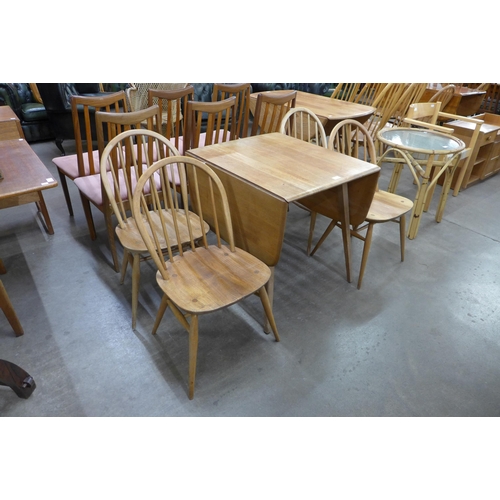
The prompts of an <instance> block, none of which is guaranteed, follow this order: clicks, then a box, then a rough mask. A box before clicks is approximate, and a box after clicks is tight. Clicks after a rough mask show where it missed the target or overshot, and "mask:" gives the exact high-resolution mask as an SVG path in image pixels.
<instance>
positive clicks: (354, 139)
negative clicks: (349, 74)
mask: <svg viewBox="0 0 500 500" xmlns="http://www.w3.org/2000/svg"><path fill="white" fill-rule="evenodd" d="M360 138H362V140H360ZM328 148H329V149H331V150H334V151H338V152H339V153H342V154H345V155H348V156H352V157H355V158H359V159H362V160H364V161H367V162H371V163H373V164H376V163H377V155H376V150H375V144H374V142H373V140H372V138H371V137H370V134H369V133H368V130H366V128H365V127H364V126H363V125H361V124H360V123H359V122H357V121H356V120H343V121H342V122H340V123H339V124H338V125H337V126H336V127H335V128H334V129H333V130H332V133H331V135H330V138H329V141H328ZM349 187H350V188H351V186H349ZM363 196H364V194H363ZM356 198H357V199H356ZM358 203H361V202H360V196H359V194H356V193H355V191H354V189H353V199H352V200H351V191H350V192H349V205H350V207H351V204H352V205H354V206H353V209H352V210H353V212H352V214H351V226H352V228H351V235H352V236H354V237H356V238H358V239H360V240H361V241H363V242H364V244H363V254H362V258H361V266H360V269H359V277H358V285H357V286H358V289H360V288H361V284H362V282H363V276H364V272H365V268H366V263H367V261H368V255H369V252H370V247H371V241H372V235H373V228H374V226H375V224H380V223H384V222H390V221H394V222H397V223H398V224H399V244H400V250H401V261H404V257H405V238H406V234H405V231H406V229H405V225H406V219H405V215H406V213H408V212H409V211H410V210H411V209H412V207H413V202H412V201H411V200H409V199H407V198H404V197H402V196H398V195H395V194H392V193H388V192H386V191H382V190H379V188H378V186H377V185H375V189H374V192H373V195H372V198H371V202H370V203H368V205H367V206H366V203H365V207H366V209H364V210H362V211H359V212H358V209H357V208H356V207H355V205H356V204H358ZM363 203H364V202H363ZM319 213H322V212H319ZM322 215H325V216H327V217H330V218H331V219H332V221H331V222H330V224H329V225H328V227H327V228H326V230H325V232H324V233H323V235H322V236H321V238H320V239H319V240H318V242H317V243H316V246H315V247H314V249H313V250H312V252H311V251H310V248H311V245H312V238H313V234H314V227H315V223H316V216H317V212H316V211H312V213H311V222H310V227H309V239H308V243H307V253H308V255H314V253H315V252H316V251H317V250H318V248H319V247H320V246H321V245H322V243H323V242H324V241H325V239H326V238H327V236H328V235H329V234H330V232H331V231H332V230H333V229H334V228H335V227H340V228H342V226H341V224H340V223H339V222H338V220H339V217H338V215H337V213H336V210H331V209H330V210H328V211H325V212H323V213H322Z"/></svg>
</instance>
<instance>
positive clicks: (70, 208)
mask: <svg viewBox="0 0 500 500" xmlns="http://www.w3.org/2000/svg"><path fill="white" fill-rule="evenodd" d="M58 172H59V179H60V181H61V187H62V190H63V194H64V199H65V200H66V205H67V207H68V212H69V215H70V217H73V205H72V203H71V198H70V197H69V190H68V182H67V180H66V176H65V175H64V174H63V173H62V172H61V171H60V170H58Z"/></svg>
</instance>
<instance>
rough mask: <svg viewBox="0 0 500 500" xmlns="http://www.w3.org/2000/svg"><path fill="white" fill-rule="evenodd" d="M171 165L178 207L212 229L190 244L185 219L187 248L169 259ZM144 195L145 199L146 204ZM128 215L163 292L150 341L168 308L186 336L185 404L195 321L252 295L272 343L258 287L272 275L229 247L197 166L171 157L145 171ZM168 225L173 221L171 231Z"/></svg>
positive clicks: (204, 171)
mask: <svg viewBox="0 0 500 500" xmlns="http://www.w3.org/2000/svg"><path fill="white" fill-rule="evenodd" d="M174 164H177V165H178V168H179V172H180V177H181V197H182V199H183V205H184V206H188V203H191V206H192V207H193V211H194V212H195V213H196V214H197V216H198V218H199V225H202V224H203V223H204V221H207V222H209V224H210V227H211V229H212V232H211V233H210V234H209V235H203V237H202V239H201V240H200V242H199V243H198V244H196V242H195V239H194V237H193V236H192V224H191V223H190V220H189V218H188V219H187V222H188V229H189V234H190V241H189V245H188V246H187V247H186V248H182V247H181V246H179V248H178V253H177V254H176V255H174V251H173V248H172V243H175V242H177V241H179V240H181V239H182V237H181V235H180V230H179V226H180V224H179V221H178V217H179V208H178V201H177V196H173V194H172V193H173V190H171V189H168V178H169V170H170V169H171V167H172V165H174ZM157 179H159V180H160V185H161V189H162V191H161V192H158V191H157V185H158V183H157ZM188 179H189V191H190V199H189V200H188V189H187V185H188ZM147 188H148V190H149V192H150V197H149V198H148V197H147V196H146V189H147ZM166 211H168V212H167V215H166ZM133 214H134V217H135V220H136V223H137V227H138V229H139V232H140V234H141V235H142V238H143V240H144V243H145V244H146V247H147V248H148V251H149V253H150V255H151V257H152V259H153V261H154V262H155V264H156V266H157V268H158V273H157V275H156V280H157V283H158V286H159V287H160V289H161V290H162V292H163V297H162V299H161V304H160V307H159V310H158V314H157V316H156V320H155V324H154V326H153V334H155V333H156V331H157V329H158V326H159V324H160V322H161V320H162V317H163V315H164V313H165V311H166V309H167V307H170V309H171V311H172V313H173V314H174V316H175V317H176V318H177V319H178V320H179V322H180V323H181V325H182V326H183V327H184V328H185V329H186V330H187V331H188V333H189V382H188V395H189V399H192V398H193V396H194V385H195V375H196V359H197V352H198V319H199V316H200V315H203V314H207V313H211V312H214V311H217V310H220V309H223V308H226V307H228V306H230V305H232V304H235V303H237V302H239V301H241V300H242V299H244V298H246V297H249V296H250V295H252V294H257V295H259V297H260V300H261V303H262V306H263V308H264V311H265V313H266V316H267V318H268V320H269V323H270V324H271V328H272V331H273V333H274V337H275V339H276V341H279V334H278V330H277V328H276V323H275V321H274V316H273V312H272V308H271V304H270V301H269V297H268V294H267V291H266V286H265V285H266V284H267V282H268V281H269V278H270V276H271V270H270V269H269V267H268V266H267V265H265V264H264V263H262V262H261V261H260V260H258V259H257V258H256V257H254V256H252V255H251V254H249V253H247V252H245V251H244V250H241V249H239V248H237V247H236V246H235V244H234V237H233V231H232V224H231V214H230V211H229V203H228V199H227V195H226V192H225V189H224V186H223V184H222V182H221V181H220V179H219V177H218V176H217V175H216V174H215V173H214V171H213V170H212V169H211V168H209V167H208V166H207V165H205V164H204V163H203V162H201V161H198V160H196V159H193V158H189V157H171V158H166V159H163V160H160V161H158V162H156V163H155V164H154V165H153V166H152V167H151V168H149V169H147V170H146V171H145V172H144V174H143V175H142V176H141V178H140V179H139V182H138V184H137V187H136V189H135V192H134V197H133ZM168 220H172V223H171V224H170V223H169V222H168ZM170 228H173V230H174V232H173V234H170V233H169V231H168V229H170ZM222 230H224V231H225V241H226V242H227V243H223V241H222V237H221V231H222ZM151 235H155V237H154V238H153V237H152V236H151ZM164 247H166V249H167V252H166V255H167V256H168V258H167V259H165V258H164V255H163V253H164Z"/></svg>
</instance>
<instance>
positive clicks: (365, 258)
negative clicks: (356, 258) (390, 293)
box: [358, 224, 375, 290]
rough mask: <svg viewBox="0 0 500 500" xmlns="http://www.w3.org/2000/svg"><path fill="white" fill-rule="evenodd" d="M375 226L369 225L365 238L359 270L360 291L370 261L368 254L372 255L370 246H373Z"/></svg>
mask: <svg viewBox="0 0 500 500" xmlns="http://www.w3.org/2000/svg"><path fill="white" fill-rule="evenodd" d="M374 225H375V224H368V229H367V231H366V236H365V244H364V245H363V256H362V257H361V267H360V269H359V278H358V290H359V289H360V288H361V283H362V282H363V275H364V274H365V267H366V262H367V261H368V254H369V253H370V246H371V244H372V234H373V226H374Z"/></svg>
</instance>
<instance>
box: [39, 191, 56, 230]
mask: <svg viewBox="0 0 500 500" xmlns="http://www.w3.org/2000/svg"><path fill="white" fill-rule="evenodd" d="M38 194H39V200H38V202H37V207H38V210H39V211H40V212H41V214H42V216H43V219H44V222H45V227H46V228H47V233H49V234H54V228H53V227H52V221H51V220H50V216H49V211H48V210H47V205H45V200H44V198H43V194H42V192H41V191H40V192H39V193H38Z"/></svg>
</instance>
